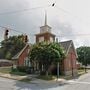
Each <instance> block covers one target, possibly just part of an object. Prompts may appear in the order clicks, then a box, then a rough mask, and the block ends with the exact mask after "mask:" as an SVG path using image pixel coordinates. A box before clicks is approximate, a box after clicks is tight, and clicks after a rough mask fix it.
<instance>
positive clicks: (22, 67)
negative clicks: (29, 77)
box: [17, 66, 28, 72]
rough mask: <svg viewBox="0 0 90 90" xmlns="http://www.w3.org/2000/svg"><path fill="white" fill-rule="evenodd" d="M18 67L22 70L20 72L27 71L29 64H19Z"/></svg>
mask: <svg viewBox="0 0 90 90" xmlns="http://www.w3.org/2000/svg"><path fill="white" fill-rule="evenodd" d="M17 69H18V71H20V72H26V71H27V69H28V67H27V66H18V67H17Z"/></svg>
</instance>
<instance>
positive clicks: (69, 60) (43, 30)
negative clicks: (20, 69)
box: [12, 15, 77, 76]
mask: <svg viewBox="0 0 90 90" xmlns="http://www.w3.org/2000/svg"><path fill="white" fill-rule="evenodd" d="M51 30H52V28H51V27H50V26H49V25H47V15H45V24H44V26H41V27H40V33H38V34H36V43H38V42H42V41H48V42H55V35H54V34H53V33H52V32H51ZM58 43H59V44H60V45H61V46H62V47H63V48H64V51H65V54H66V58H65V59H64V60H63V62H62V63H61V65H60V70H61V72H62V73H63V74H64V75H72V76H73V75H76V74H77V53H76V50H75V47H74V44H73V41H72V40H69V41H64V42H58ZM30 48H31V45H30V44H26V46H25V47H24V48H23V49H22V50H21V51H20V52H19V53H18V54H17V55H15V56H14V57H13V58H12V59H13V60H15V61H16V64H17V65H18V66H25V65H28V66H30V65H31V64H30V60H29V59H28V54H29V52H30Z"/></svg>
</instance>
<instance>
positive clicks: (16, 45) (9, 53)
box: [0, 35, 25, 59]
mask: <svg viewBox="0 0 90 90" xmlns="http://www.w3.org/2000/svg"><path fill="white" fill-rule="evenodd" d="M24 46H25V43H24V42H23V35H18V36H10V37H9V38H8V39H6V40H3V41H2V42H1V48H0V54H2V57H0V58H4V59H11V58H12V57H13V56H14V55H16V54H17V53H18V52H20V50H21V49H22V48H23V47H24Z"/></svg>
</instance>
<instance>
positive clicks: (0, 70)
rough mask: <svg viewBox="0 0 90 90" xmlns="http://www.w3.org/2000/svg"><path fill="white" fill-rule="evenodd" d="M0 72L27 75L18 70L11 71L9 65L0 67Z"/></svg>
mask: <svg viewBox="0 0 90 90" xmlns="http://www.w3.org/2000/svg"><path fill="white" fill-rule="evenodd" d="M0 72H1V73H5V74H14V75H21V76H24V75H27V74H26V73H24V72H19V71H18V70H16V71H12V68H11V67H0Z"/></svg>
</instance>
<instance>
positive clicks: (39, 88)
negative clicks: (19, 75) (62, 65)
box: [0, 73, 90, 90]
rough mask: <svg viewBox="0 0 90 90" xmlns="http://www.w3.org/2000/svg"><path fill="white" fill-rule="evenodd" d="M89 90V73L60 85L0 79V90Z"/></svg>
mask: <svg viewBox="0 0 90 90" xmlns="http://www.w3.org/2000/svg"><path fill="white" fill-rule="evenodd" d="M85 89H86V90H90V73H88V74H85V75H83V76H81V77H80V78H79V79H74V80H69V81H68V82H67V83H66V84H60V83H55V82H54V83H53V82H52V83H30V84H28V83H24V82H19V81H17V80H11V79H7V78H1V77H0V90H85Z"/></svg>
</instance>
